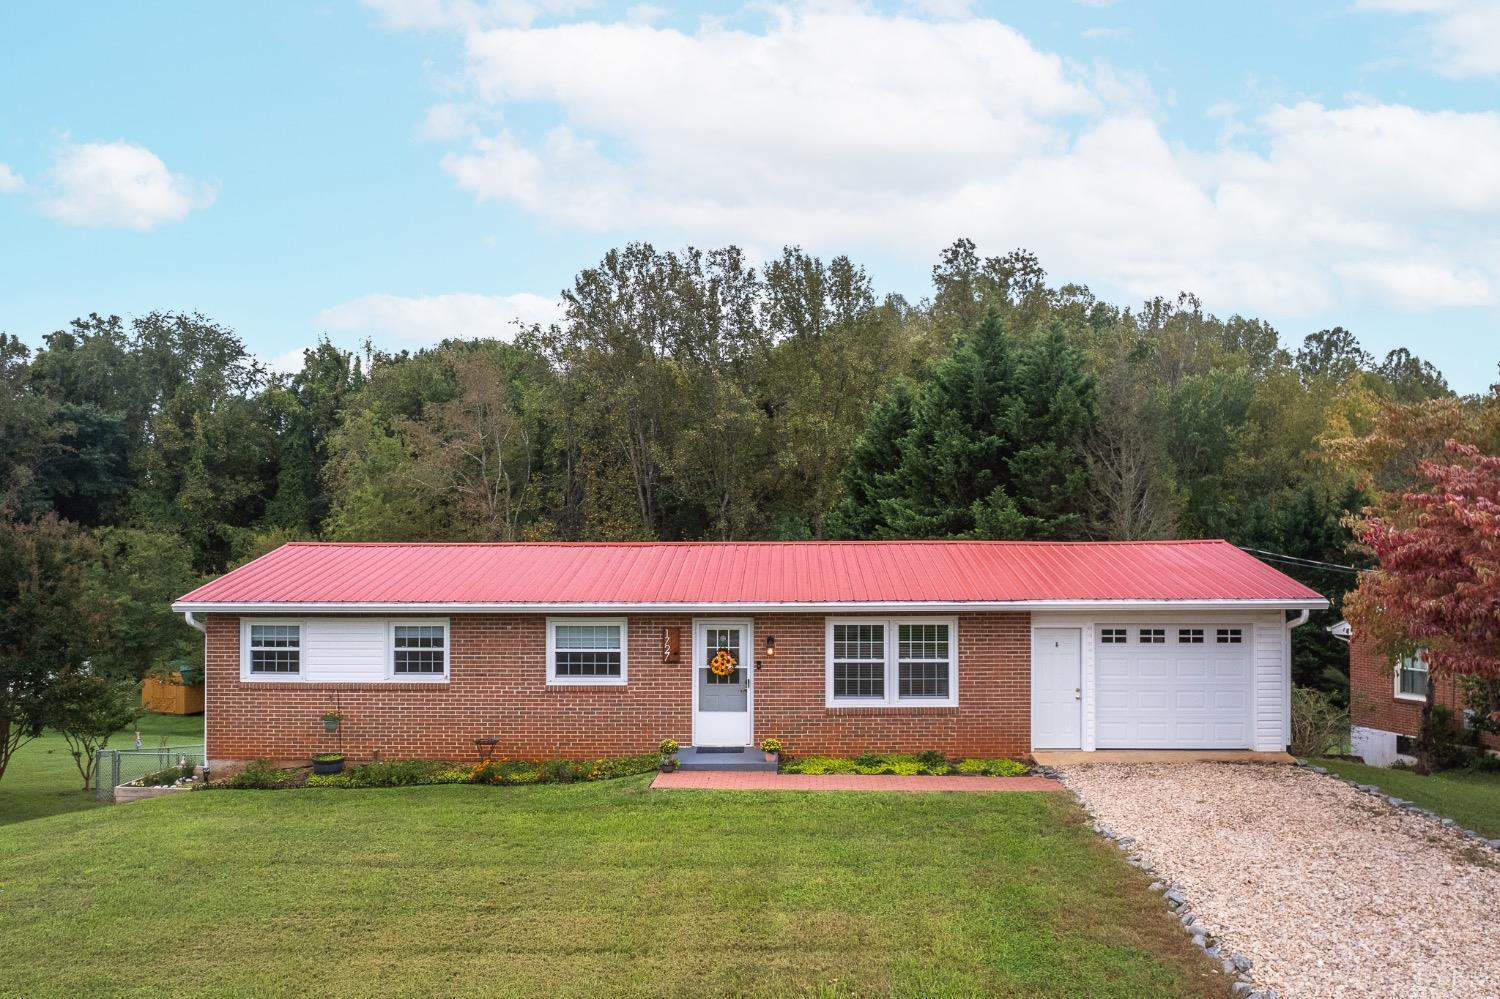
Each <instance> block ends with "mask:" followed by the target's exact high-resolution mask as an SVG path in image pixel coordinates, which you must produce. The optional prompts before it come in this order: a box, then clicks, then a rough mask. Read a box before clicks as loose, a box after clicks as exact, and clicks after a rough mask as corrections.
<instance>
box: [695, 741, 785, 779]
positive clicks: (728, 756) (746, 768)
mask: <svg viewBox="0 0 1500 999" xmlns="http://www.w3.org/2000/svg"><path fill="white" fill-rule="evenodd" d="M677 764H678V769H681V770H724V771H733V772H735V773H775V772H776V764H775V763H767V762H766V754H765V753H762V752H761V751H760V750H759V749H756V748H754V747H747V748H746V749H745V750H744V751H743V752H738V753H737V752H724V751H722V750H720V751H716V752H704V751H703V750H701V749H697V748H695V747H693V746H683V747H682V748H681V749H679V750H678V751H677Z"/></svg>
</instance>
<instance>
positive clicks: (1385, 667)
mask: <svg viewBox="0 0 1500 999" xmlns="http://www.w3.org/2000/svg"><path fill="white" fill-rule="evenodd" d="M1432 682H1433V684H1434V685H1435V686H1434V690H1435V691H1436V698H1435V700H1436V701H1437V703H1438V704H1444V705H1447V706H1448V707H1450V708H1452V709H1453V710H1454V711H1455V712H1461V711H1462V710H1463V704H1462V697H1461V695H1460V693H1459V690H1458V681H1457V680H1455V679H1454V678H1452V677H1446V678H1443V679H1439V680H1434V681H1432ZM1349 721H1350V722H1351V723H1353V724H1354V725H1358V726H1361V727H1363V728H1374V729H1379V730H1380V731H1382V732H1395V733H1396V734H1397V735H1409V736H1415V735H1416V734H1417V732H1418V731H1419V730H1420V729H1421V727H1422V702H1421V701H1407V700H1402V699H1400V698H1397V697H1396V664H1395V663H1394V662H1393V661H1392V660H1391V659H1390V658H1389V657H1388V656H1384V655H1381V654H1380V653H1379V652H1377V651H1376V650H1375V647H1374V645H1373V644H1372V643H1370V642H1369V641H1368V640H1364V639H1361V638H1360V637H1359V636H1358V635H1355V636H1353V640H1352V641H1350V643H1349ZM1484 743H1485V745H1487V746H1489V747H1490V748H1491V749H1500V739H1496V738H1494V737H1493V736H1485V737H1484Z"/></svg>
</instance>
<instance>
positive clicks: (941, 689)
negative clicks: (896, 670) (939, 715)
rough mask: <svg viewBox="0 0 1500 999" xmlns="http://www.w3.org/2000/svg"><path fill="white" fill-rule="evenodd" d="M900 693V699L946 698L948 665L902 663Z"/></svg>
mask: <svg viewBox="0 0 1500 999" xmlns="http://www.w3.org/2000/svg"><path fill="white" fill-rule="evenodd" d="M900 693H901V696H902V697H944V698H946V697H947V696H948V664H947V663H945V662H937V663H902V664H901V684H900Z"/></svg>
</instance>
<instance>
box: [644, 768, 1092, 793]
mask: <svg viewBox="0 0 1500 999" xmlns="http://www.w3.org/2000/svg"><path fill="white" fill-rule="evenodd" d="M651 786H652V787H654V788H668V789H671V788H696V789H698V790H712V791H980V792H994V791H1061V790H1062V789H1063V787H1062V785H1061V784H1059V783H1058V782H1057V781H1055V780H1051V779H1050V778H1047V777H970V776H967V775H963V774H950V775H947V776H944V777H902V776H898V775H896V774H872V775H869V776H866V775H863V774H826V775H825V774H772V773H747V774H737V773H726V772H725V771H722V770H694V771H688V770H678V771H675V772H673V773H669V774H657V775H656V780H654V781H652V782H651Z"/></svg>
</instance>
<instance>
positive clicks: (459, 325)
mask: <svg viewBox="0 0 1500 999" xmlns="http://www.w3.org/2000/svg"><path fill="white" fill-rule="evenodd" d="M561 314H562V309H561V304H560V303H559V302H558V301H557V300H556V299H550V298H546V297H544V296H542V295H533V294H531V293H529V292H520V293H518V294H515V295H475V294H452V295H427V296H419V297H414V298H403V297H401V296H399V295H365V296H364V297H362V298H356V299H354V300H353V301H349V302H344V303H343V304H341V305H335V306H333V307H332V308H328V309H324V310H323V311H322V312H320V313H318V315H317V318H316V319H315V320H314V321H315V322H316V323H317V324H318V325H320V326H324V327H327V328H328V329H335V330H343V331H346V332H358V333H364V334H369V335H373V336H381V335H385V336H391V337H394V338H396V339H398V340H404V341H409V342H413V343H434V342H436V341H438V340H442V339H443V338H445V337H493V338H495V339H499V340H509V339H511V338H512V337H513V336H515V334H516V323H517V322H521V323H549V322H552V321H554V320H556V319H558V318H559V317H560V316H561Z"/></svg>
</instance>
